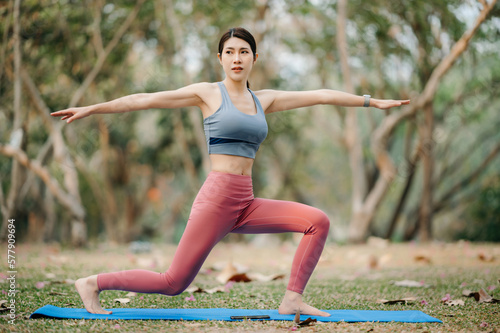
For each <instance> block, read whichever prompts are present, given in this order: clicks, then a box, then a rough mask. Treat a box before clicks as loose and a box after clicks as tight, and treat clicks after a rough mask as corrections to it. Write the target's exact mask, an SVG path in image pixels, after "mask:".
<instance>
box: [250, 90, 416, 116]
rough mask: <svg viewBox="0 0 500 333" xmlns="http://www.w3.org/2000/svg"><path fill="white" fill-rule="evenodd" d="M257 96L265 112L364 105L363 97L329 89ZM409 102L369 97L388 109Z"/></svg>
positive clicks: (372, 104) (264, 92)
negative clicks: (320, 106)
mask: <svg viewBox="0 0 500 333" xmlns="http://www.w3.org/2000/svg"><path fill="white" fill-rule="evenodd" d="M256 95H257V97H258V98H259V100H260V101H261V104H263V105H262V106H263V108H264V110H265V111H266V113H273V112H278V111H285V110H291V109H297V108H302V107H307V106H313V105H319V104H326V105H338V106H345V107H361V106H363V105H365V97H364V96H357V95H353V94H349V93H346V92H342V91H338V90H330V89H320V90H310V91H279V90H260V91H258V92H256ZM404 104H410V101H409V100H389V99H376V98H370V99H369V105H368V106H370V107H375V108H378V109H384V110H385V109H390V108H392V107H395V106H401V105H404Z"/></svg>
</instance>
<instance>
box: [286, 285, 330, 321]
mask: <svg viewBox="0 0 500 333" xmlns="http://www.w3.org/2000/svg"><path fill="white" fill-rule="evenodd" d="M297 311H300V314H304V315H311V316H321V317H330V314H329V313H327V312H324V311H320V310H318V309H316V308H315V307H312V306H310V305H307V304H306V303H304V302H303V301H302V295H301V294H299V293H296V292H294V291H290V290H287V291H286V292H285V297H283V301H282V302H281V305H280V307H279V309H278V312H279V313H280V314H296V313H297Z"/></svg>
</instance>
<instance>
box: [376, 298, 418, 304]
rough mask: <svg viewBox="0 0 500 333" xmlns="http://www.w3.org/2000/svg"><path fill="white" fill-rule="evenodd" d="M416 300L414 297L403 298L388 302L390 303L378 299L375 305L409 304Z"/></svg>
mask: <svg viewBox="0 0 500 333" xmlns="http://www.w3.org/2000/svg"><path fill="white" fill-rule="evenodd" d="M416 300H417V298H416V297H405V298H401V299H395V300H390V301H389V300H386V299H379V300H377V302H376V303H378V304H397V303H401V304H411V303H413V302H414V301H416Z"/></svg>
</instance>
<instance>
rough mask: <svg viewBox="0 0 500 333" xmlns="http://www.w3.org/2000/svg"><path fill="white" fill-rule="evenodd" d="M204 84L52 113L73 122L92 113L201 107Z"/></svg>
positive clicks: (142, 94) (125, 97)
mask: <svg viewBox="0 0 500 333" xmlns="http://www.w3.org/2000/svg"><path fill="white" fill-rule="evenodd" d="M204 85H207V83H197V84H192V85H189V86H186V87H183V88H180V89H177V90H170V91H161V92H156V93H141V94H133V95H128V96H124V97H120V98H117V99H114V100H112V101H109V102H105V103H99V104H95V105H90V106H84V107H75V108H69V109H66V110H61V111H57V112H53V113H51V114H50V115H51V116H54V117H62V118H61V120H66V122H67V123H71V122H72V121H74V120H77V119H81V118H85V117H87V116H90V115H92V114H104V113H123V112H131V111H138V110H146V109H153V108H166V109H175V108H182V107H188V106H199V107H201V104H202V103H203V100H202V98H200V96H199V91H200V90H203V89H204V88H205V87H204Z"/></svg>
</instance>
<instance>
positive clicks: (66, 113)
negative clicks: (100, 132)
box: [50, 106, 92, 124]
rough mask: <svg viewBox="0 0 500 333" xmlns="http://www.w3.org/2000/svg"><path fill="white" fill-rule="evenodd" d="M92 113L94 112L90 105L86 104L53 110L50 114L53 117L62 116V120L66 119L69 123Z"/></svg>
mask: <svg viewBox="0 0 500 333" xmlns="http://www.w3.org/2000/svg"><path fill="white" fill-rule="evenodd" d="M91 114H92V113H91V112H90V108H89V107H88V106H85V107H78V108H69V109H65V110H61V111H56V112H52V113H51V114H50V115H51V116H53V117H62V118H61V120H66V122H67V123H68V124H69V123H71V122H72V121H74V120H77V119H82V118H85V117H87V116H90V115H91Z"/></svg>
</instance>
